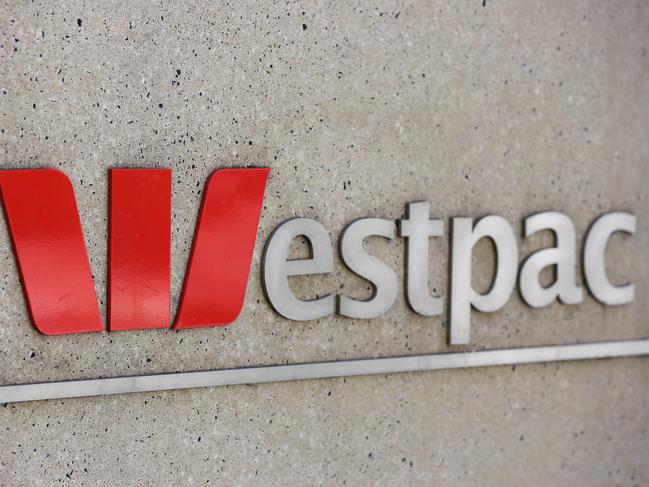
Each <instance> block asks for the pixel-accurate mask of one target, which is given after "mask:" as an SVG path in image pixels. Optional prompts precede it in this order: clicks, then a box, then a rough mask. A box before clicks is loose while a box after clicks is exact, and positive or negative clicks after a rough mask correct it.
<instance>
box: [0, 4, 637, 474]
mask: <svg viewBox="0 0 649 487" xmlns="http://www.w3.org/2000/svg"><path fill="white" fill-rule="evenodd" d="M0 34H1V37H0V61H1V64H0V66H1V68H0V79H1V83H0V88H1V91H0V148H1V151H2V152H1V157H0V168H1V169H6V168H27V167H30V168H34V167H56V168H60V169H62V170H63V171H65V172H66V174H68V176H69V177H70V178H71V180H72V182H73V185H74V187H75V191H76V196H77V201H78V204H79V209H80V214H81V219H82V224H83V229H84V233H85V238H86V242H87V245H88V251H89V256H90V260H91V267H92V270H93V274H94V277H95V286H96V290H97V296H98V299H99V301H100V303H101V307H102V312H105V302H106V299H105V293H106V250H107V249H106V215H107V206H106V203H107V182H108V178H107V176H108V169H109V168H113V167H172V168H173V170H174V176H173V224H172V229H173V239H172V260H173V266H172V293H173V294H172V306H173V310H175V308H176V305H177V302H178V295H179V291H180V287H181V284H182V279H183V276H184V270H185V264H186V260H187V256H188V252H189V248H190V245H191V240H192V236H193V231H194V224H195V219H196V215H197V211H198V206H199V202H200V196H201V192H202V189H203V185H204V183H205V181H206V179H207V177H208V175H209V174H210V173H211V172H212V171H214V170H215V169H217V168H221V167H243V166H249V165H250V166H270V167H271V168H272V171H271V175H270V179H269V183H268V188H267V193H266V197H265V202H264V209H263V213H262V218H261V222H260V230H259V235H258V240H257V245H256V248H255V254H254V257H253V263H252V269H251V274H250V280H249V285H248V291H247V297H246V304H245V306H244V310H243V312H242V313H241V316H240V318H239V320H238V321H237V322H236V323H235V324H234V325H232V326H230V327H227V328H213V329H196V330H183V331H178V332H176V331H171V330H147V331H141V332H116V333H110V334H108V333H100V334H85V335H76V336H67V337H45V336H42V335H39V334H38V333H37V332H36V331H35V330H34V329H33V327H32V326H31V324H30V322H29V319H28V315H27V310H26V307H25V304H24V300H23V297H22V290H21V288H20V281H19V276H18V271H17V267H16V264H15V261H14V257H13V254H12V251H11V246H10V241H9V237H8V234H7V230H6V228H5V225H4V223H3V224H2V225H0V383H2V384H15V383H25V382H41V381H50V380H65V379H73V378H96V377H110V376H119V375H135V374H147V373H158V372H171V371H188V370H206V369H213V368H224V367H227V368H229V367H237V366H247V365H263V364H279V363H294V362H308V361H321V360H336V359H349V358H365V357H378V356H394V355H407V354H416V353H434V352H444V351H449V350H453V349H454V348H452V347H449V346H448V345H446V340H447V328H446V327H447V315H446V312H445V314H444V315H443V316H440V317H434V318H424V317H419V316H417V315H416V314H414V313H413V312H412V311H411V310H410V309H409V308H408V306H407V304H406V301H405V299H404V295H403V287H402V288H401V291H400V294H399V297H398V300H397V302H396V303H395V305H394V306H393V308H392V309H391V310H390V311H389V312H388V313H387V314H385V315H384V316H382V317H381V318H378V319H374V320H370V321H363V320H351V319H343V318H340V317H335V316H332V317H329V318H326V319H322V320H318V321H313V322H307V323H296V322H291V321H288V320H286V319H283V318H281V317H280V316H278V315H277V314H275V313H274V312H273V311H272V309H271V308H270V306H269V304H268V302H267V301H266V299H265V297H264V294H263V290H262V286H261V276H260V259H261V255H262V250H263V245H264V243H265V241H266V239H267V237H268V236H269V234H270V232H271V231H272V230H273V229H274V228H275V227H276V226H277V225H278V224H279V223H281V222H282V221H284V220H286V219H288V218H291V217H294V216H306V217H313V218H316V219H318V220H319V221H321V222H322V223H323V224H324V225H325V226H326V227H327V229H328V230H329V231H330V232H331V236H332V244H335V243H336V242H337V239H338V236H339V235H340V232H341V230H342V229H343V228H344V227H345V226H346V225H347V224H348V223H349V222H350V221H352V220H354V219H356V218H359V217H363V216H380V217H386V218H400V217H401V216H402V215H403V213H404V210H405V204H406V203H407V202H408V201H415V200H419V199H428V200H430V201H431V207H432V212H433V214H434V215H435V216H438V217H441V218H444V219H445V220H446V227H447V228H448V226H449V225H448V218H449V217H451V216H458V215H461V216H474V217H478V216H483V215H485V214H489V213H496V214H500V215H503V216H505V217H506V218H507V219H508V220H509V221H510V222H511V223H512V224H513V226H514V228H515V229H516V231H517V234H519V235H520V234H521V228H522V226H521V222H522V219H523V218H524V217H525V216H527V215H529V214H531V213H534V212H537V211H542V210H550V209H552V210H558V211H563V212H565V213H567V214H569V215H570V216H571V217H572V218H573V220H574V222H575V224H576V227H577V231H578V234H579V236H580V244H581V236H582V235H583V234H584V232H585V231H586V229H587V228H588V225H589V224H590V223H591V222H592V220H593V219H594V218H595V217H596V216H598V215H599V214H601V213H603V212H605V211H610V210H625V211H631V212H633V213H635V214H636V215H637V216H638V232H637V234H636V235H635V236H634V237H633V238H623V237H617V236H616V237H615V239H614V242H612V244H611V245H610V248H609V253H608V262H609V265H610V271H611V274H612V277H613V279H614V280H616V281H619V282H622V281H625V280H632V281H633V282H634V283H635V285H636V296H637V299H636V302H635V303H634V304H633V305H630V306H623V307H603V306H602V305H600V304H598V303H597V302H596V301H595V300H594V299H593V298H592V297H591V296H590V295H588V294H587V293H586V295H585V299H584V302H583V303H581V304H580V305H576V306H564V305H560V304H554V305H552V306H550V307H547V308H543V309H531V308H529V307H527V306H525V305H524V304H523V302H522V301H521V299H520V298H519V297H518V295H514V296H513V297H512V299H511V300H510V302H509V303H508V304H507V305H506V307H505V308H504V309H502V310H501V311H499V312H497V313H493V314H479V313H474V315H473V329H472V343H471V345H469V346H467V347H461V348H460V347H458V348H457V349H458V350H471V349H493V348H506V347H519V346H533V345H548V344H561V343H579V342H588V341H598V340H609V339H625V338H644V337H648V336H649V323H647V319H646V317H647V314H648V313H649V300H647V295H648V292H649V289H648V285H649V283H648V277H649V260H648V259H647V257H648V256H647V248H649V230H648V227H647V222H648V221H649V201H648V198H649V187H648V186H647V183H646V181H647V180H648V178H649V163H648V162H647V161H648V160H649V137H648V136H647V126H649V57H648V55H647V51H648V49H649V5H647V4H646V3H644V2H591V1H585V0H578V1H574V2H560V1H550V2H534V1H531V0H525V1H522V2H518V1H495V0H487V1H486V2H483V1H482V0H472V1H467V2H463V3H461V4H458V3H456V2H439V1H420V0H417V1H413V2H394V1H389V2H388V1H379V2H342V1H340V2H318V3H312V2H304V3H300V2H289V3H286V2H283V3H273V2H266V1H263V2H231V3H223V4H221V3H213V2H202V1H199V2H187V3H177V2H158V3H157V4H155V5H148V4H147V3H146V2H127V1H106V2H96V3H94V2H93V3H89V2H88V3H84V2H72V1H69V0H66V1H64V2H56V4H52V3H45V2H38V1H35V2H30V3H26V2H6V3H5V4H4V5H3V7H2V10H0ZM548 242H549V239H548V236H547V235H545V236H544V235H539V236H536V237H535V238H533V239H530V240H529V241H526V242H525V243H523V244H522V245H521V255H527V254H528V253H529V252H530V251H532V250H533V249H536V248H540V247H541V246H542V245H547V244H548ZM368 248H369V249H371V250H372V251H373V252H375V253H376V254H377V255H379V256H380V257H381V258H382V259H383V260H385V261H386V262H388V263H389V264H390V265H391V266H392V267H393V268H394V269H395V271H397V272H398V273H399V274H400V276H401V277H402V275H403V269H404V263H403V259H404V255H403V250H404V248H403V242H402V241H401V240H400V239H395V240H394V241H391V242H386V241H380V240H378V239H377V241H371V242H369V244H368ZM492 262H493V261H492V256H491V254H490V249H489V247H488V246H487V245H484V246H483V245H480V246H479V247H478V249H477V252H476V259H475V262H474V263H475V269H476V271H475V284H476V286H477V287H479V288H480V287H483V288H484V287H485V286H487V285H488V277H489V275H490V274H489V273H490V271H491V268H492ZM430 264H431V285H432V287H434V288H435V289H436V290H437V291H439V292H440V293H442V294H443V295H447V285H448V276H447V273H448V238H447V237H444V238H440V239H436V240H435V241H434V242H433V245H431V256H430ZM579 279H580V282H581V280H582V279H581V276H580V277H579ZM293 289H294V290H295V292H296V294H299V295H302V296H304V297H309V296H315V294H317V293H324V292H338V293H341V292H344V293H346V294H347V295H349V296H358V297H361V296H366V295H367V294H368V292H369V291H368V289H367V286H366V284H365V283H364V281H362V280H360V279H358V278H356V277H354V276H353V275H352V274H350V273H349V272H348V271H346V270H345V269H344V268H343V266H342V264H340V262H339V260H338V258H337V257H336V272H335V273H334V274H332V275H330V276H326V277H323V276H317V277H309V278H302V279H296V280H295V281H294V282H293ZM648 391H649V359H646V358H637V359H620V360H604V361H598V362H583V363H565V364H553V365H529V366H519V367H514V368H512V367H496V368H492V369H476V370H467V371H446V372H428V373H416V374H399V375H391V376H379V377H359V378H353V379H346V380H343V379H332V380H320V381H309V382H302V383H284V384H271V385H263V386H232V387H225V388H217V389H204V390H190V391H174V392H166V393H161V394H135V395H123V396H114V397H103V398H102V397H99V398H92V399H73V400H59V401H48V402H34V403H21V404H12V405H5V406H4V407H0V427H1V428H2V435H1V436H0V484H1V485H115V484H118V483H119V484H123V485H193V484H197V485H204V484H208V483H209V484H226V485H237V484H278V483H280V482H281V483H286V482H288V483H292V484H300V485H311V484H328V485H340V484H347V485H367V484H375V483H382V484H388V485H390V484H395V483H400V484H419V485H424V484H425V485H430V484H440V483H445V484H449V485H647V484H648V483H649V411H648V409H647V406H646V404H647V401H648V400H649V392H648Z"/></svg>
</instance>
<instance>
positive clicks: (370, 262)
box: [338, 218, 399, 318]
mask: <svg viewBox="0 0 649 487" xmlns="http://www.w3.org/2000/svg"><path fill="white" fill-rule="evenodd" d="M395 226H396V225H395V223H394V222H393V221H391V220H383V219H380V218H363V219H362V220H356V221H355V222H353V223H352V224H351V225H349V226H348V227H347V228H346V229H345V230H344V231H343V234H342V236H341V237H340V253H341V257H342V260H343V262H344V263H345V264H346V265H347V267H349V268H350V269H351V270H352V271H353V272H354V273H356V274H358V275H359V276H360V277H362V278H363V279H366V280H368V281H369V282H370V283H372V285H373V286H374V290H375V291H374V295H373V296H372V297H371V298H370V299H369V300H367V301H358V300H356V299H351V298H348V297H346V296H340V297H339V302H338V311H339V313H340V314H341V315H343V316H348V317H350V318H375V317H377V316H380V315H382V314H383V313H385V312H386V311H387V310H388V309H390V306H392V304H393V303H394V300H395V299H396V298H397V289H398V286H399V284H398V281H397V276H396V275H395V273H394V271H393V270H392V269H391V268H390V267H389V266H388V265H387V264H385V263H384V262H381V261H380V260H379V259H377V258H376V257H373V256H371V255H368V254H367V253H365V250H363V240H364V239H365V238H367V237H369V236H372V235H378V236H381V237H385V238H394V234H395Z"/></svg>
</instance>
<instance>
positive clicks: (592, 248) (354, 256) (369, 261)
mask: <svg viewBox="0 0 649 487" xmlns="http://www.w3.org/2000/svg"><path fill="white" fill-rule="evenodd" d="M407 208H408V216H407V218H405V219H402V220H399V221H393V220H386V219H380V218H363V219H360V220H356V221H355V222H353V223H351V224H350V225H349V226H348V227H347V228H346V229H345V230H344V231H343V233H342V235H341V237H340V244H339V248H340V257H341V259H342V261H343V263H344V264H345V265H346V266H347V267H348V268H349V269H350V270H351V271H352V272H354V273H355V274H357V275H358V276H360V277H362V278H363V279H365V280H367V281H369V282H370V283H371V284H372V286H373V288H374V292H373V295H372V297H371V298H370V299H368V300H365V301H360V300H356V299H352V298H349V297H347V296H344V295H339V296H334V295H331V294H329V295H326V296H322V297H319V298H317V299H313V300H310V301H304V300H300V299H298V298H296V297H295V295H294V294H293V293H292V292H291V290H290V288H289V283H288V277H289V276H298V275H306V274H324V273H329V272H332V271H333V255H332V250H331V241H330V238H329V234H328V232H327V230H326V229H325V228H324V227H323V226H322V224H320V223H319V222H317V221H316V220H312V219H306V218H295V219H292V220H288V221H287V222H285V223H283V224H281V225H280V226H279V227H277V229H275V231H274V232H273V234H272V235H271V237H270V239H269V241H268V244H267V245H266V250H265V255H264V263H263V273H264V288H265V290H266V294H267V296H268V299H269V301H270V303H271V305H272V306H273V307H274V308H275V310H276V311H277V312H278V313H279V314H281V315H282V316H284V317H286V318H289V319H292V320H299V321H303V320H313V319H317V318H321V317H323V316H327V315H329V314H332V313H334V311H336V309H337V311H338V313H339V314H340V315H342V316H347V317H350V318H375V317H377V316H380V315H381V314H383V313H385V312H386V311H387V310H388V309H390V307H391V306H392V304H393V303H394V301H395V299H396V297H397V291H398V279H397V276H396V274H395V272H394V271H393V270H392V269H391V268H390V267H389V266H388V265H387V264H385V263H384V262H382V261H380V260H379V259H377V258H376V257H374V256H372V255H369V254H367V253H366V252H365V250H364V249H363V241H364V240H365V239H366V238H368V237H372V236H378V237H384V238H388V239H391V238H394V237H395V235H396V234H397V233H398V234H399V236H401V237H404V238H406V240H407V244H406V245H407V247H406V256H407V257H406V260H407V262H406V275H407V279H406V297H407V300H408V303H409V304H410V307H411V308H412V309H413V310H414V311H415V312H416V313H418V314H420V315H424V316H435V315H440V314H441V313H442V309H443V298H442V297H440V296H432V295H431V293H430V291H429V284H428V246H429V239H430V237H441V236H442V235H443V233H444V223H443V221H442V220H440V219H430V216H429V215H430V205H429V203H428V202H427V201H418V202H413V203H409V204H408V205H407ZM451 226H452V229H451V230H452V231H451V246H450V252H451V256H450V257H451V258H450V261H451V277H450V300H449V301H450V303H449V307H450V343H451V344H455V345H460V344H466V343H469V341H470V337H471V308H472V307H473V308H476V309H478V310H479V311H482V312H493V311H497V310H499V309H500V308H502V307H503V306H504V305H505V303H506V302H507V301H508V300H509V298H510V296H511V294H512V291H513V290H514V286H515V285H516V280H517V276H518V244H517V241H516V236H515V234H514V230H513V229H512V226H511V225H510V224H509V223H508V222H507V220H505V219H504V218H502V217H500V216H496V215H489V216H485V217H484V218H481V219H480V220H478V221H477V222H474V221H473V219H472V218H466V217H456V218H452V219H451ZM635 229H636V217H635V216H634V215H631V214H629V213H622V212H612V213H607V214H604V215H601V216H600V217H599V218H597V219H596V220H595V221H594V222H593V224H592V225H591V227H590V229H589V231H588V234H587V236H586V241H585V245H584V252H583V269H584V275H585V279H586V283H587V285H588V287H589V289H590V291H591V293H592V294H593V296H594V297H595V298H596V299H597V300H598V301H600V302H601V303H603V304H607V305H619V304H626V303H630V302H632V301H633V298H634V286H633V284H626V285H614V284H612V283H611V282H610V281H609V279H608V275H607V271H606V261H605V250H606V244H607V242H608V241H609V239H610V237H611V235H612V234H613V233H615V232H625V233H629V234H634V233H635ZM542 230H550V231H552V232H553V233H554V235H555V240H556V246H555V247H551V248H545V249H542V250H539V251H537V252H534V253H532V254H531V255H530V256H528V257H527V258H526V259H525V260H524V262H523V264H522V267H521V270H520V279H519V288H520V292H521V295H522V297H523V300H524V301H525V302H526V303H527V304H529V305H530V306H533V307H535V308H540V307H543V306H548V305H549V304H551V303H552V302H554V301H555V300H556V299H559V300H560V301H561V302H562V303H565V304H575V303H579V302H581V301H582V299H583V295H582V289H581V287H579V286H578V284H577V282H576V270H577V249H576V236H575V226H574V224H573V222H572V220H571V219H570V217H568V216H567V215H565V214H563V213H558V212H554V211H547V212H543V213H538V214H535V215H532V216H530V217H528V218H526V219H525V222H524V234H525V236H526V237H528V236H530V235H532V234H533V233H536V232H539V231H542ZM298 236H303V237H304V238H306V240H307V242H308V244H309V247H310V252H311V255H310V257H309V258H307V259H299V260H287V255H288V251H289V248H290V246H291V242H292V241H293V239H294V238H296V237H298ZM483 238H488V239H490V240H491V241H492V242H493V245H494V247H495V250H496V254H497V259H496V265H495V270H494V277H493V280H492V284H491V287H490V289H489V291H487V292H486V293H484V294H480V293H478V292H476V291H475V290H474V289H473V287H472V285H471V260H472V253H473V247H474V246H475V245H476V243H477V242H478V241H479V240H481V239H483ZM547 267H552V268H554V270H555V279H554V282H553V283H552V284H551V285H549V286H547V287H544V286H542V284H541V282H540V273H541V272H542V271H543V269H545V268H547Z"/></svg>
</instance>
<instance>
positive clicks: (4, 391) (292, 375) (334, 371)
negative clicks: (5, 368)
mask: <svg viewBox="0 0 649 487" xmlns="http://www.w3.org/2000/svg"><path fill="white" fill-rule="evenodd" d="M639 355H649V339H644V340H624V341H614V342H597V343H585V344H579V345H559V346H551V347H531V348H512V349H502V350H488V351H480V352H453V353H441V354H431V355H413V356H409V357H389V358H375V359H361V360H344V361H339V362H315V363H306V364H294V365H269V366H263V367H246V368H239V369H221V370H206V371H200V372H178V373H172V374H155V375H138V376H132V377H115V378H106V379H90V380H71V381H60V382H43V383H38V384H19V385H8V386H0V403H9V402H20V401H38V400H43V399H62V398H67V397H85V396H101V395H108V394H124V393H130V392H154V391H165V390H171V389H189V388H196V387H214V386H225V385H236V384H262V383H266V382H284V381H292V380H304V379H325V378H333V377H349V376H357V375H372V374H392V373H395V372H417V371H425V370H440V369H462V368H470V367H488V366H492V365H515V364H529V363H538V362H560V361H568V360H588V359H601V358H614V357H631V356H639Z"/></svg>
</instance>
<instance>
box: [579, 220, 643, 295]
mask: <svg viewBox="0 0 649 487" xmlns="http://www.w3.org/2000/svg"><path fill="white" fill-rule="evenodd" d="M636 220H637V219H636V217H635V215H631V214H629V213H622V212H613V213H606V214H604V215H602V216H600V217H599V218H598V219H597V220H595V222H594V223H593V225H592V226H591V227H590V230H589V231H588V236H587V237H586V245H585V247H584V273H585V274H586V282H587V283H588V288H589V289H590V292H591V293H593V296H595V298H596V299H597V300H598V301H600V302H602V303H604V304H627V303H632V302H633V298H634V296H635V288H634V286H633V284H627V285H625V286H615V285H613V284H611V282H610V281H609V280H608V276H607V274H606V257H605V252H606V244H607V243H608V240H609V238H610V237H611V235H612V234H613V233H615V232H625V233H629V234H631V235H634V234H635V228H636Z"/></svg>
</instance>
